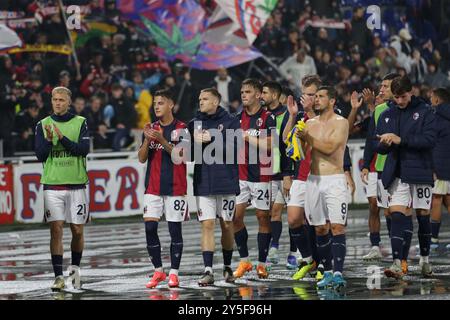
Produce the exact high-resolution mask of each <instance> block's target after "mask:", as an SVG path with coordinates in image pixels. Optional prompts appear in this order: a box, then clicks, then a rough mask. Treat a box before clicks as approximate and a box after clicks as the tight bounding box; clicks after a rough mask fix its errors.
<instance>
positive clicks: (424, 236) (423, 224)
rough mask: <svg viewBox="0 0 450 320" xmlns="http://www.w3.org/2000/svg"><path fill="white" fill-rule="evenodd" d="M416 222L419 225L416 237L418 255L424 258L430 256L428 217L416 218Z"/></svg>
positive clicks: (429, 224)
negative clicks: (417, 238) (417, 237)
mask: <svg viewBox="0 0 450 320" xmlns="http://www.w3.org/2000/svg"><path fill="white" fill-rule="evenodd" d="M417 222H418V223H419V231H418V233H417V235H418V236H419V246H420V255H421V256H422V257H426V256H428V255H429V254H430V244H431V223H430V216H429V215H427V216H417Z"/></svg>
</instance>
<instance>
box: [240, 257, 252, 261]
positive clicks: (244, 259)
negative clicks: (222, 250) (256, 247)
mask: <svg viewBox="0 0 450 320" xmlns="http://www.w3.org/2000/svg"><path fill="white" fill-rule="evenodd" d="M241 261H244V262H250V259H249V258H248V257H243V258H241Z"/></svg>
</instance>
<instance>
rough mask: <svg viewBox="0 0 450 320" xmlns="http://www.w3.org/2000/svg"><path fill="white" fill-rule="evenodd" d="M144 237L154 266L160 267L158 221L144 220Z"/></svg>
mask: <svg viewBox="0 0 450 320" xmlns="http://www.w3.org/2000/svg"><path fill="white" fill-rule="evenodd" d="M145 237H146V239H147V251H148V255H149V256H150V260H152V263H153V266H154V267H155V268H161V267H162V262H161V244H160V242H159V237H158V222H157V221H146V222H145Z"/></svg>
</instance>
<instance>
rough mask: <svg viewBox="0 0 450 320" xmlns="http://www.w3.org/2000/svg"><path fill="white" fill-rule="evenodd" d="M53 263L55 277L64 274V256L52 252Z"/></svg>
mask: <svg viewBox="0 0 450 320" xmlns="http://www.w3.org/2000/svg"><path fill="white" fill-rule="evenodd" d="M52 265H53V272H54V273H55V277H58V276H62V275H63V271H62V270H63V256H62V255H61V256H60V255H53V254H52Z"/></svg>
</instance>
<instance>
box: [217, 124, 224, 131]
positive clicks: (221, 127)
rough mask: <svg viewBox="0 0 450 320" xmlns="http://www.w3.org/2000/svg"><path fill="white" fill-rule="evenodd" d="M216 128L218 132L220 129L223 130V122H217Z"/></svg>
mask: <svg viewBox="0 0 450 320" xmlns="http://www.w3.org/2000/svg"><path fill="white" fill-rule="evenodd" d="M217 130H219V131H220V132H222V130H223V124H219V126H218V127H217Z"/></svg>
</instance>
